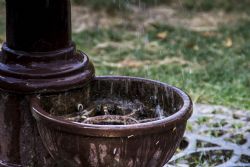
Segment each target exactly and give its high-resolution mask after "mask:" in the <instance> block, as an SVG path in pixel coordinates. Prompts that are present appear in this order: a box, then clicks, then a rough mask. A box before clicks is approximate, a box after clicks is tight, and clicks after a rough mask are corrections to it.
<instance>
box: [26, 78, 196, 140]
mask: <svg viewBox="0 0 250 167" xmlns="http://www.w3.org/2000/svg"><path fill="white" fill-rule="evenodd" d="M93 80H107V81H111V80H112V81H119V80H123V81H125V80H129V81H138V82H142V83H148V84H154V85H158V86H160V87H167V88H170V89H172V90H173V91H174V92H176V93H177V94H178V95H179V96H180V97H181V99H182V100H183V105H182V107H181V109H180V110H178V111H177V112H176V113H174V114H172V115H170V116H168V117H166V118H163V119H161V120H157V121H152V122H146V123H140V124H132V125H93V124H83V123H76V122H71V121H67V120H63V119H61V118H58V117H56V116H53V115H50V114H49V113H47V112H46V111H44V109H43V108H42V107H41V103H40V100H39V98H38V97H35V96H33V97H32V98H31V101H30V102H31V103H30V108H31V112H32V115H33V116H34V118H35V119H36V121H37V122H38V123H39V124H43V125H45V126H48V127H50V128H53V129H55V130H58V131H62V132H66V133H71V134H77V135H83V136H95V137H135V136H137V135H147V134H154V133H163V132H165V131H169V130H173V131H175V130H176V129H177V127H178V126H183V125H186V122H187V120H188V119H189V118H190V117H191V115H192V112H193V104H192V101H191V98H190V96H189V95H187V94H186V93H185V92H184V91H182V90H181V89H179V88H177V87H174V86H170V85H168V84H166V83H162V82H160V81H155V80H150V79H144V78H139V77H128V76H99V77H95V78H94V79H93Z"/></svg>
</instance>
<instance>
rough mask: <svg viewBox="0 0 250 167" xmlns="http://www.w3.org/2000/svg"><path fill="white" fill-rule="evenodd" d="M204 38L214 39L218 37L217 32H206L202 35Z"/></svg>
mask: <svg viewBox="0 0 250 167" xmlns="http://www.w3.org/2000/svg"><path fill="white" fill-rule="evenodd" d="M201 35H202V36H204V37H214V36H216V32H214V31H205V32H202V33H201Z"/></svg>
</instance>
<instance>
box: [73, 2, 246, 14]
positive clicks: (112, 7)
mask: <svg viewBox="0 0 250 167" xmlns="http://www.w3.org/2000/svg"><path fill="white" fill-rule="evenodd" d="M73 2H74V3H75V4H77V5H85V6H90V7H92V8H94V9H106V10H107V11H109V12H111V13H113V12H120V11H123V12H124V10H127V9H129V6H131V5H137V6H140V7H145V8H147V7H152V6H158V5H173V4H177V5H181V6H182V7H183V8H184V9H185V10H188V11H211V10H216V9H220V10H221V9H223V10H225V11H227V12H231V11H245V12H249V6H250V1H249V0H241V1H240V3H239V0H178V1H175V0H105V1H103V0H91V1H88V0H73Z"/></svg>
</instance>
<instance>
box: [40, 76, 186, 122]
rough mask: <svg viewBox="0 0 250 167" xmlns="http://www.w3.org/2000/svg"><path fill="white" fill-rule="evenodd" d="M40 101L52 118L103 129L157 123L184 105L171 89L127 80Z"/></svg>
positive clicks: (101, 81)
mask: <svg viewBox="0 0 250 167" xmlns="http://www.w3.org/2000/svg"><path fill="white" fill-rule="evenodd" d="M39 98H40V101H41V106H42V108H43V109H44V110H45V111H46V112H48V113H49V114H51V115H53V116H56V117H58V118H60V119H63V120H67V121H71V122H77V123H82V124H95V125H103V126H105V125H130V124H138V123H146V122H152V121H157V120H160V119H164V118H166V117H168V116H170V115H172V114H174V113H176V112H177V111H178V110H180V108H181V107H182V106H183V104H184V102H183V99H182V98H181V96H180V94H178V93H177V91H176V89H175V88H173V87H170V86H168V85H166V84H163V83H159V82H155V81H150V80H144V79H138V78H128V77H99V78H96V79H95V80H93V81H91V82H90V83H89V84H87V85H86V86H85V87H84V88H82V89H77V90H74V91H68V92H65V93H61V94H56V95H53V94H50V95H43V96H40V97H39Z"/></svg>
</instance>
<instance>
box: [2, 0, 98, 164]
mask: <svg viewBox="0 0 250 167" xmlns="http://www.w3.org/2000/svg"><path fill="white" fill-rule="evenodd" d="M6 24H7V25H6V43H4V44H3V47H2V51H1V52H0V166H1V165H2V166H4V165H5V166H15V165H22V166H35V167H40V166H41V167H43V166H46V165H47V166H49V165H51V164H50V162H49V161H50V159H51V158H50V156H49V155H48V153H47V152H46V151H45V149H44V147H43V145H42V143H41V140H40V137H39V135H38V132H37V127H36V126H35V121H34V119H33V118H32V115H31V113H30V110H29V97H30V96H33V95H36V94H51V93H57V92H62V91H68V90H71V89H76V88H81V87H84V85H85V84H86V83H88V82H89V81H90V80H91V79H92V78H93V77H94V67H93V65H92V63H91V62H90V61H89V59H88V56H87V55H85V54H84V53H82V52H79V51H76V48H75V45H74V43H73V42H72V40H71V8H70V0H6Z"/></svg>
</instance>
